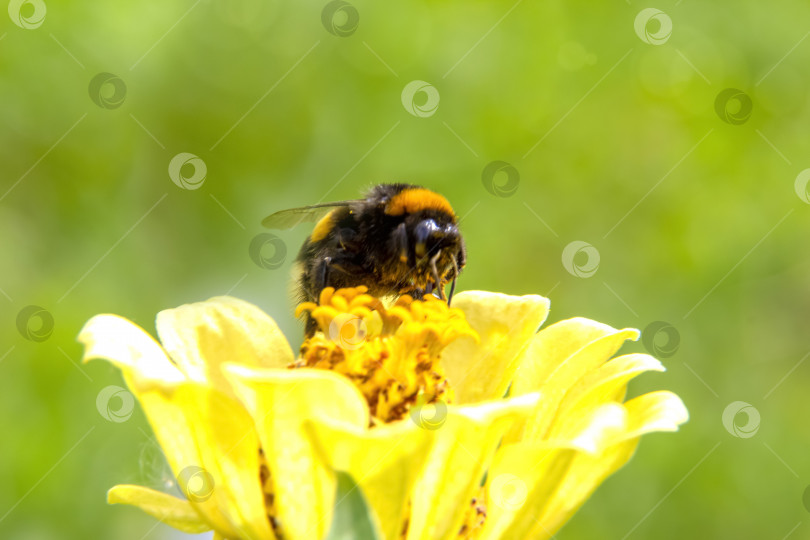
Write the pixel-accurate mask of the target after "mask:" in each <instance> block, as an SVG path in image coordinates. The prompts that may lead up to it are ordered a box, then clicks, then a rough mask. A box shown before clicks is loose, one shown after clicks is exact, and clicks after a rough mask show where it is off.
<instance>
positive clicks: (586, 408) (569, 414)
mask: <svg viewBox="0 0 810 540" xmlns="http://www.w3.org/2000/svg"><path fill="white" fill-rule="evenodd" d="M645 371H665V370H664V366H662V365H661V362H659V361H658V360H656V359H655V358H653V357H652V356H650V355H648V354H626V355H624V356H619V357H617V358H614V359H613V360H610V361H609V362H607V363H605V364H603V365H602V366H600V367H599V368H597V369H595V370H593V371H591V372H590V373H588V374H586V375H585V376H584V377H583V378H582V379H581V380H580V381H579V382H578V383H577V384H576V385H574V387H573V388H571V389H570V390H568V392H567V393H566V394H565V397H564V398H563V400H562V403H560V406H559V409H558V410H557V415H556V417H555V419H554V422H553V423H552V426H551V430H550V432H549V436H550V437H553V436H554V435H552V433H555V432H558V431H559V430H561V429H565V426H570V425H572V424H575V423H576V422H577V420H576V419H577V418H581V417H582V416H587V415H589V414H591V412H592V411H593V410H594V409H597V408H599V407H601V406H602V405H603V404H605V403H611V402H613V403H621V402H622V401H623V400H624V396H625V394H626V392H627V383H628V382H630V380H631V379H632V378H633V377H636V376H638V375H640V374H641V373H644V372H645Z"/></svg>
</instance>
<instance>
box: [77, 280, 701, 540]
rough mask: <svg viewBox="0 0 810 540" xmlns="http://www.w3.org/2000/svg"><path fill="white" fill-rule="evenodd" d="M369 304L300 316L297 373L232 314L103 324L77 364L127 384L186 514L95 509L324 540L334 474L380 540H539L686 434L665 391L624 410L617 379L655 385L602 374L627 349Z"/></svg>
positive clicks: (627, 373)
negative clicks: (314, 327)
mask: <svg viewBox="0 0 810 540" xmlns="http://www.w3.org/2000/svg"><path fill="white" fill-rule="evenodd" d="M364 292H365V291H364V289H363V288H358V289H343V290H340V291H337V292H334V291H332V290H331V289H327V290H326V291H324V294H323V295H322V296H321V298H320V302H319V304H318V305H315V304H304V305H302V306H300V308H299V312H300V311H303V310H306V311H309V312H310V314H311V316H312V317H313V318H314V319H315V320H316V321H317V323H318V325H319V329H320V331H319V332H316V333H315V335H314V336H312V337H311V338H309V339H308V340H306V341H305V343H304V345H303V346H302V348H301V354H300V355H299V356H298V357H297V358H296V357H294V356H293V353H292V351H291V349H290V346H289V344H288V343H287V341H286V340H285V339H284V337H283V335H282V334H281V332H280V331H279V329H278V327H277V326H276V324H275V322H274V321H273V320H272V319H270V318H269V317H268V316H267V315H266V314H264V313H263V312H262V311H261V310H259V309H258V308H257V307H255V306H253V305H251V304H248V303H246V302H243V301H240V300H236V299H234V298H228V297H219V298H213V299H211V300H209V301H207V302H201V303H197V304H191V305H186V306H181V307H179V308H176V309H171V310H166V311H163V312H161V313H159V314H158V317H157V331H158V335H159V337H160V340H161V343H162V345H161V344H159V343H157V342H156V341H155V340H153V339H152V338H151V337H150V336H149V335H148V334H147V333H146V332H145V331H143V330H142V329H141V328H139V327H138V326H136V325H135V324H133V323H131V322H129V321H127V320H126V319H123V318H120V317H118V316H115V315H98V316H96V317H94V318H92V319H91V320H90V321H88V323H87V324H86V325H85V327H84V329H83V330H82V331H81V333H80V335H79V341H81V342H82V343H84V345H85V347H86V351H85V361H87V360H89V359H92V358H104V359H107V360H109V361H111V362H112V363H114V364H115V365H117V366H119V367H120V368H121V370H122V372H123V374H124V378H125V380H126V383H127V385H128V386H129V388H130V390H131V391H132V392H133V394H134V395H135V396H136V397H137V398H138V400H139V401H140V403H141V406H142V408H143V410H144V412H145V414H146V416H147V419H148V420H149V422H150V424H151V426H152V428H153V430H154V432H155V435H156V437H157V439H158V442H159V443H160V445H161V446H162V448H163V450H164V453H165V454H166V457H167V460H168V461H169V464H170V466H171V467H172V470H173V472H174V474H175V475H176V476H177V478H178V487H179V488H180V489H181V491H182V493H183V495H184V496H185V498H184V499H180V498H177V497H173V496H171V495H168V494H165V493H161V492H157V491H154V490H150V489H148V488H145V487H140V486H132V485H119V486H115V487H113V488H112V489H111V490H110V492H109V494H108V500H109V502H111V503H124V504H131V505H136V506H138V507H140V508H141V509H142V510H144V511H145V512H147V513H149V514H151V515H152V516H154V517H156V518H158V519H160V520H162V521H163V522H165V523H167V524H168V525H171V526H173V527H175V528H177V529H180V530H182V531H187V532H202V531H206V530H214V531H215V537H216V538H227V539H231V540H236V539H257V540H258V539H274V538H283V539H285V540H290V539H292V540H305V539H306V540H308V539H321V538H323V537H324V536H325V535H326V533H327V532H328V530H329V526H330V523H331V521H332V515H333V508H334V506H335V502H336V501H335V490H336V485H337V481H338V480H337V479H338V475H339V473H348V474H349V475H350V476H351V477H352V478H353V479H354V481H355V482H356V483H357V485H358V486H359V488H360V489H361V490H362V493H363V494H364V496H365V499H366V501H367V503H368V506H369V507H370V510H371V514H372V519H373V522H374V524H375V526H376V527H377V529H378V532H379V535H380V537H381V538H386V539H399V538H406V539H407V540H421V539H426V540H427V539H431V540H433V539H445V538H447V539H449V538H458V537H464V538H486V539H497V538H503V539H512V538H548V537H550V536H551V535H552V534H553V533H554V532H556V531H557V530H558V529H559V528H560V527H561V526H562V525H563V524H564V523H565V522H566V521H567V520H568V519H569V518H570V517H571V515H572V514H573V513H574V512H575V511H576V510H577V508H579V506H581V504H582V503H583V502H584V501H585V499H586V498H587V497H588V496H589V495H590V493H591V492H592V491H593V490H594V489H595V488H596V487H597V486H598V485H599V484H600V483H601V482H602V481H603V480H604V479H605V478H606V477H607V476H608V475H609V474H611V473H612V472H614V471H615V470H616V469H618V468H619V467H621V466H622V465H623V464H624V463H625V462H626V461H627V460H628V459H629V458H630V457H631V455H632V453H633V452H634V450H635V447H636V445H637V443H638V440H639V437H640V436H641V435H642V434H644V433H648V432H651V431H674V430H677V428H678V425H679V424H681V423H683V422H685V421H686V419H687V412H686V409H685V408H684V406H683V404H682V402H681V400H680V399H679V398H678V397H677V396H676V395H674V394H672V393H669V392H653V393H649V394H646V395H643V396H640V397H637V398H634V399H631V400H629V401H627V402H624V395H625V391H626V387H627V383H628V381H629V380H630V379H631V378H633V377H634V376H635V375H637V374H639V373H641V372H643V371H649V370H656V371H663V367H662V366H661V364H660V363H659V362H658V361H657V360H655V359H654V358H652V357H650V356H648V355H642V354H630V355H625V356H620V357H617V358H613V359H612V360H611V359H610V358H611V357H612V356H613V354H614V353H615V352H616V351H617V350H618V349H619V347H620V346H621V345H622V343H623V342H624V341H625V340H626V339H637V338H638V332H637V331H636V330H629V329H627V330H615V329H613V328H610V327H609V326H606V325H602V324H600V323H596V322H594V321H589V320H587V319H571V320H567V321H562V322H559V323H556V324H554V325H551V326H549V327H548V328H546V329H544V330H542V331H540V332H537V329H538V328H539V326H540V325H541V324H542V323H543V321H544V320H545V318H546V315H547V313H548V300H546V299H545V298H542V297H540V296H534V295H531V296H523V297H514V296H507V295H502V294H496V293H488V292H464V293H460V294H458V295H457V296H456V297H455V298H454V304H453V308H452V309H451V308H448V307H447V305H446V304H444V303H443V302H441V301H438V300H433V299H426V300H425V301H412V300H411V299H410V298H408V297H403V298H401V299H400V300H399V301H397V302H396V303H395V304H394V305H392V306H389V307H385V306H384V305H383V304H382V303H381V302H380V301H378V300H377V299H375V298H373V297H371V296H368V295H366V294H364Z"/></svg>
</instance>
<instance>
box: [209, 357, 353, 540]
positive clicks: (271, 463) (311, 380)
mask: <svg viewBox="0 0 810 540" xmlns="http://www.w3.org/2000/svg"><path fill="white" fill-rule="evenodd" d="M223 371H224V373H225V376H226V377H227V379H228V380H229V382H230V383H231V384H232V386H233V389H234V391H235V392H236V395H237V396H238V397H239V399H240V400H241V401H242V403H243V404H244V405H245V407H246V408H247V410H248V412H249V413H250V415H251V416H252V417H253V419H254V422H255V424H256V429H257V430H258V432H259V438H260V440H261V443H262V448H263V449H264V452H265V459H266V460H267V465H268V467H269V468H270V471H271V472H272V474H271V480H272V483H273V489H274V494H275V502H276V510H277V515H278V519H279V521H280V524H281V528H282V530H283V531H284V538H286V539H290V540H309V539H311V538H323V536H324V535H325V534H326V532H327V530H328V528H329V524H330V522H331V514H332V504H333V501H334V495H335V485H336V484H335V478H334V474H333V473H332V471H331V470H330V469H328V468H327V467H325V466H324V464H323V463H322V460H321V459H319V457H318V456H317V455H316V448H315V447H314V446H313V444H312V442H311V439H310V436H309V434H308V433H307V431H306V429H305V427H304V426H305V422H306V421H307V420H320V421H322V422H326V423H331V422H336V423H345V424H348V425H350V426H354V427H356V428H365V427H366V426H368V422H369V412H368V406H367V405H366V401H365V399H364V398H363V396H362V394H360V391H359V390H358V389H357V388H356V387H355V386H354V385H353V384H352V383H351V382H350V381H349V379H347V378H346V377H344V376H343V375H339V374H337V373H334V372H331V371H326V370H321V369H306V368H302V369H295V370H279V369H254V368H247V367H245V366H239V365H235V364H225V365H224V366H223Z"/></svg>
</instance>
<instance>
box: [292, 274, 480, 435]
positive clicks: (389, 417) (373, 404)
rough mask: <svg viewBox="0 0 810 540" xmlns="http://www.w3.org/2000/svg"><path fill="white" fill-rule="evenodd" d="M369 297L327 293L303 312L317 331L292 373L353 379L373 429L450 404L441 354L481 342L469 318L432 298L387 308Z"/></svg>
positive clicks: (361, 290)
mask: <svg viewBox="0 0 810 540" xmlns="http://www.w3.org/2000/svg"><path fill="white" fill-rule="evenodd" d="M367 290H368V289H367V288H366V287H363V286H360V287H353V288H347V289H339V290H337V291H336V290H334V289H333V288H332V287H327V288H326V289H324V290H323V291H322V292H321V295H320V298H319V303H318V304H315V303H313V302H305V303H303V304H301V305H299V306H298V308H297V309H296V315H301V314H302V313H304V312H308V313H309V314H310V316H311V317H312V318H313V319H314V320H315V322H316V323H317V325H318V330H319V331H318V332H316V333H315V335H313V336H312V337H310V338H308V339H307V340H306V341H304V343H303V345H301V354H300V357H299V358H298V359H297V360H296V361H295V362H293V363H292V364H291V365H290V367H291V368H300V367H314V368H320V369H329V370H332V371H337V372H339V373H342V374H343V375H345V376H347V377H348V378H349V379H351V380H352V381H353V382H354V384H355V385H357V387H358V388H359V389H360V391H361V392H362V393H363V395H364V396H365V398H366V400H367V402H368V405H369V408H370V411H371V422H372V425H374V424H376V423H380V422H392V421H395V420H400V419H402V418H404V417H405V415H406V414H407V413H408V410H409V409H410V407H411V406H412V405H414V404H415V403H416V401H417V398H418V399H419V400H420V404H428V403H435V402H437V401H443V402H445V403H448V402H450V401H452V399H453V393H452V389H451V388H450V386H449V384H448V382H447V379H446V377H445V374H444V369H443V368H442V366H441V362H440V360H441V352H442V350H443V349H444V348H445V347H446V346H447V345H448V344H449V343H451V342H453V341H454V340H456V339H458V338H460V337H462V336H471V337H472V338H473V339H475V340H478V335H477V334H476V333H475V331H474V330H473V329H472V328H471V327H470V325H469V324H467V321H466V319H465V318H464V314H463V313H462V312H461V311H460V310H458V309H453V308H450V307H449V306H448V305H447V304H446V303H445V302H443V301H442V300H439V299H438V298H435V297H433V296H428V297H427V298H425V299H424V300H414V299H413V298H411V297H410V296H408V295H403V296H401V297H400V298H399V299H397V301H396V302H395V303H394V305H393V306H390V307H388V308H386V307H385V305H384V304H383V303H382V302H381V301H380V300H379V299H377V298H375V297H373V296H371V295H369V294H366V292H367Z"/></svg>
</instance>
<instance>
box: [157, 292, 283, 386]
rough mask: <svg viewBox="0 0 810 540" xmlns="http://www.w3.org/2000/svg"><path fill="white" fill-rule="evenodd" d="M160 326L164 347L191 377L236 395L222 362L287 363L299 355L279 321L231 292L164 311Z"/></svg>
mask: <svg viewBox="0 0 810 540" xmlns="http://www.w3.org/2000/svg"><path fill="white" fill-rule="evenodd" d="M156 326H157V331H158V336H159V337H160V341H161V343H163V347H164V348H165V349H166V351H168V353H169V355H170V356H171V358H172V359H173V360H174V361H175V362H176V363H177V365H178V366H179V367H180V369H181V370H183V372H185V374H186V375H187V376H188V377H189V378H190V379H191V380H194V381H197V382H201V383H209V384H211V385H213V386H214V387H215V388H217V389H218V390H219V391H221V392H225V393H227V394H230V395H233V392H232V391H231V389H230V387H229V386H228V384H227V382H226V381H225V379H224V377H223V375H222V372H221V370H220V366H221V364H222V363H224V362H232V363H236V364H244V365H248V366H254V367H278V368H284V367H286V366H287V364H289V363H290V362H292V361H293V353H292V350H291V349H290V345H289V343H287V340H286V339H285V338H284V335H283V334H282V333H281V330H279V328H278V325H276V323H275V321H274V320H273V319H271V318H270V316H268V315H267V314H266V313H265V312H263V311H262V310H261V309H259V308H258V307H256V306H254V305H253V304H250V303H248V302H245V301H243V300H238V299H236V298H232V297H229V296H220V297H216V298H212V299H210V300H208V301H207V302H197V303H195V304H187V305H184V306H180V307H178V308H174V309H167V310H164V311H161V312H160V313H158V315H157V321H156Z"/></svg>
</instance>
